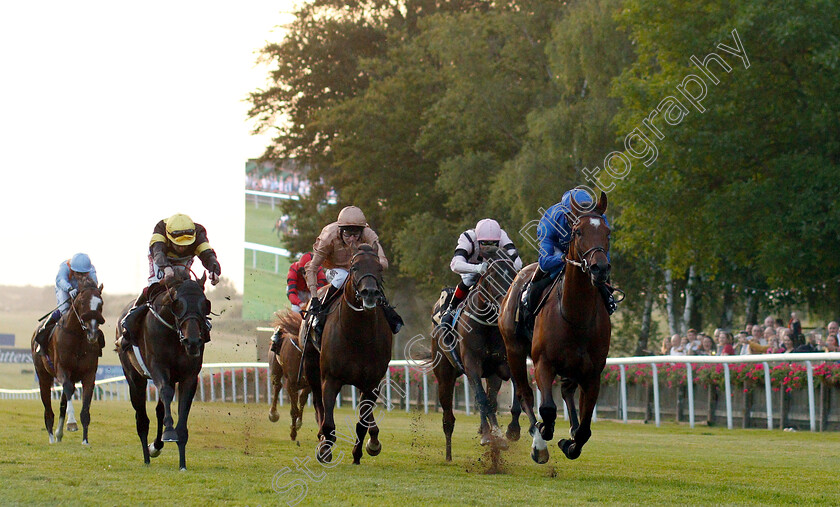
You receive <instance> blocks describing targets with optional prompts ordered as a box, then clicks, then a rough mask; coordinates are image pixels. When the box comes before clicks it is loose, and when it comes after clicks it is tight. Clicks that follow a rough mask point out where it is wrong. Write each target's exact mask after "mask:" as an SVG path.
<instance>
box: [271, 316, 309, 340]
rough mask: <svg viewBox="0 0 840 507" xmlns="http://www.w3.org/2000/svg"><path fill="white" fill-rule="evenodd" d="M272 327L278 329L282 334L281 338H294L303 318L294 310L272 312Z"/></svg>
mask: <svg viewBox="0 0 840 507" xmlns="http://www.w3.org/2000/svg"><path fill="white" fill-rule="evenodd" d="M274 316H275V317H276V318H275V319H274V327H278V326H279V327H280V330H281V331H282V332H283V338H284V339H285V338H287V337H288V338H294V337H296V336H297V335H298V333H299V332H300V325H301V323H303V317H301V316H300V314H299V313H298V312H296V311H294V310H289V309H286V310H278V311H276V312H274Z"/></svg>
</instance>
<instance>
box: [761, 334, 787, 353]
mask: <svg viewBox="0 0 840 507" xmlns="http://www.w3.org/2000/svg"><path fill="white" fill-rule="evenodd" d="M784 351H785V348H784V347H783V346H782V343H781V342H780V341H779V337H778V336H776V335H773V336H771V337H770V345H768V347H767V351H766V354H781V353H782V352H784Z"/></svg>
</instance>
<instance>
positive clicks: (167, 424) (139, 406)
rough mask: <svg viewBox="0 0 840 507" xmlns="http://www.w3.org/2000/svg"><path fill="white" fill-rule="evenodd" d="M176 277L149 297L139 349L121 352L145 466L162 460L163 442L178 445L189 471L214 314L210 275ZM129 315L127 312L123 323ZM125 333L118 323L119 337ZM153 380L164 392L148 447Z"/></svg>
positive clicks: (159, 401)
mask: <svg viewBox="0 0 840 507" xmlns="http://www.w3.org/2000/svg"><path fill="white" fill-rule="evenodd" d="M176 274H177V275H179V278H176V280H175V281H174V282H172V283H171V285H170V284H169V283H170V282H169V281H168V280H167V279H164V280H163V281H162V282H161V283H162V284H163V287H164V289H165V290H163V291H162V292H159V293H158V294H157V295H156V296H154V297H152V298H150V299H151V302H150V303H149V308H148V311H147V312H146V315H145V316H144V317H143V319H142V321H141V322H140V323H139V325H138V326H137V328H138V332H137V345H135V346H134V347H133V348H132V349H129V350H128V351H123V350H118V351H117V352H118V354H119V356H120V363H122V367H123V372H124V373H125V378H126V381H127V382H128V388H129V395H130V397H131V405H132V406H133V407H134V411H135V423H136V426H137V436H138V437H140V444H141V446H142V448H143V462H144V463H146V464H148V463H149V458H150V457H152V458H154V457H157V456H159V455H160V451H161V449H163V443H164V442H177V443H178V455H179V466H180V469H181V470H186V469H187V462H186V458H185V450H186V446H187V439H188V437H189V432H188V430H187V418H188V417H189V413H190V406H191V405H192V401H193V398H194V397H195V391H196V388H197V387H198V373H199V371H201V363H202V360H203V357H204V343H205V337H206V338H208V339H209V334H208V333H209V329H208V328H207V325H206V322H207V320H206V316H207V315H209V314H210V302H209V301H208V300H207V298H206V297H205V296H204V282H205V281H206V275H205V276H202V277H201V279H199V280H197V281H195V280H190V279H189V278H188V277H189V273H187V274H183V273H182V272H181V271H176ZM126 310H127V309H126ZM126 313H127V311H123V314H122V316H121V317H120V321H121V320H122V318H123V317H124V316H125V314H126ZM120 334H121V329H120V326H119V325H117V337H119V336H120ZM148 379H151V380H152V381H153V382H154V384H155V387H156V388H157V390H158V392H159V393H160V397H159V399H158V403H157V406H156V407H155V412H156V414H157V422H158V428H157V437H156V438H155V441H154V442H153V443H152V444H149V443H148V438H149V416H148V415H146V385H147V381H148ZM175 384H178V426H177V427H175V428H173V427H172V424H173V419H172V412H171V410H170V404H171V403H172V400H173V398H174V396H175ZM161 437H162V438H161Z"/></svg>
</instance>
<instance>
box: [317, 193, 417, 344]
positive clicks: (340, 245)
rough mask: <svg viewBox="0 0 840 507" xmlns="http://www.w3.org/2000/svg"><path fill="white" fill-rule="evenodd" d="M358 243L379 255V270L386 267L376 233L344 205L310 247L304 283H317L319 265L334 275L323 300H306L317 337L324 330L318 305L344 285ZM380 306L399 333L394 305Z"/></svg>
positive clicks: (362, 216) (359, 212)
mask: <svg viewBox="0 0 840 507" xmlns="http://www.w3.org/2000/svg"><path fill="white" fill-rule="evenodd" d="M362 244H366V245H370V246H371V247H373V250H374V251H375V252H378V255H379V264H381V265H382V269H388V259H387V258H385V252H384V251H383V250H382V245H380V244H379V236H377V235H376V233H375V232H373V229H371V228H370V227H369V226H368V224H367V220H366V219H365V214H364V213H362V210H361V209H359V208H357V207H356V206H347V207H345V208H344V209H342V210H341V212H340V213H339V214H338V220H337V221H336V222H333V223H331V224H329V225H328V226H326V227H324V228H323V229H322V230H321V234H319V235H318V238H317V239H316V240H315V245H314V246H313V248H312V249H313V250H314V252H315V253H314V255H313V256H312V260H311V261H310V262H309V264H307V265H306V285H307V286H309V287H315V286H317V273H318V269H319V268H320V267H321V266H322V265H323V266H324V267H327V268H332V270H333V273H334V276H333V279H332V282H331V283H330V285H329V289H328V290H327V293H326V294H325V295H324V297H323V299H318V298H316V297H313V298H312V300H311V301H310V302H309V310H308V311H309V312H310V313H313V314H315V315H317V323H316V325H315V333H316V335H318V336H320V335H321V331H323V329H324V320H325V319H324V318H323V317H324V315H323V310H326V308H322V307H323V306H325V305H324V303H326V302H328V301H331V298H332V297H333V296H334V295H336V294H337V293H338V292H339V291H340V290H341V288H342V286H344V281H345V280H347V276H348V275H349V273H350V272H349V271H348V270H349V269H350V261H351V260H352V259H353V253H354V251H355V249H356V248H357V247H359V246H360V245H362ZM381 304H382V309H383V310H384V311H385V318H386V319H387V320H388V324H390V326H391V330H392V331H393V332H394V333H397V332H399V330H400V328H401V327H402V325H403V321H402V319H401V318H400V316H399V315H398V314H397V312H396V310H394V307H392V306H391V305H389V304H388V302H387V301H383V302H382V303H381Z"/></svg>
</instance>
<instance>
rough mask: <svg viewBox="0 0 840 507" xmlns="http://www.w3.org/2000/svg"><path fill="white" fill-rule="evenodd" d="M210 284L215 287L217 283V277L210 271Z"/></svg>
mask: <svg viewBox="0 0 840 507" xmlns="http://www.w3.org/2000/svg"><path fill="white" fill-rule="evenodd" d="M210 283H211V284H213V285H216V284H217V283H219V275H217V274H216V273H214V272H212V271H211V272H210Z"/></svg>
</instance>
